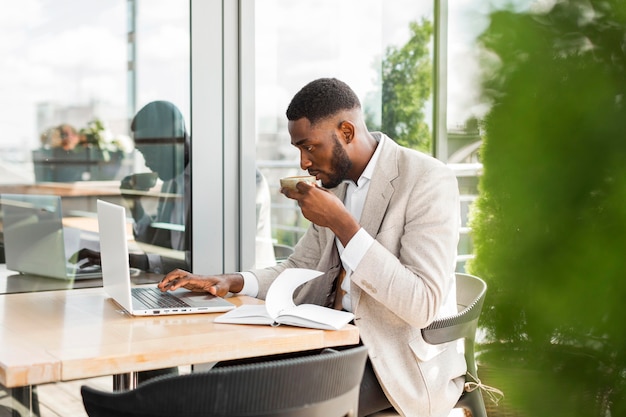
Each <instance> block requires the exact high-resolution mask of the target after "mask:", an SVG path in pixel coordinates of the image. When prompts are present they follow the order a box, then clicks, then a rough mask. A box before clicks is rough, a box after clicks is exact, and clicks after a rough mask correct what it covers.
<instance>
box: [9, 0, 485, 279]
mask: <svg viewBox="0 0 626 417" xmlns="http://www.w3.org/2000/svg"><path fill="white" fill-rule="evenodd" d="M435 6H438V7H439V10H440V11H439V13H441V10H443V11H444V13H443V14H438V12H437V9H436V7H435ZM482 7H483V6H480V5H473V4H472V2H470V1H469V0H464V1H458V2H454V4H451V5H450V7H449V10H448V2H447V1H445V0H433V1H432V2H416V1H411V0H396V1H394V2H385V1H383V0H367V1H365V2H364V1H363V0H342V1H340V2H336V1H331V0H302V1H297V2H293V1H288V0H264V1H254V0H231V1H223V2H206V1H203V0H150V1H141V0H111V1H107V2H100V1H96V0H85V1H81V2H75V1H69V0H33V1H30V2H27V3H24V4H21V5H20V6H19V7H18V6H17V5H15V6H9V7H5V8H4V9H3V13H2V14H1V15H0V34H1V35H2V36H0V52H2V55H3V56H4V57H5V59H3V60H2V61H0V69H1V71H0V74H2V78H0V90H1V91H2V94H0V106H1V107H2V111H1V112H0V127H1V128H2V132H3V134H2V135H0V192H2V193H16V194H22V193H26V194H37V195H58V196H62V202H63V222H64V223H65V224H66V225H76V222H80V225H81V227H82V228H85V227H87V226H85V224H88V225H89V226H88V228H89V229H90V230H93V229H94V221H95V211H96V209H95V199H96V198H104V199H107V200H110V201H113V202H117V203H119V204H123V205H124V206H125V207H126V208H127V213H128V218H129V236H134V237H135V238H136V239H135V240H136V241H137V243H138V244H139V245H141V246H140V247H136V249H137V250H138V251H139V252H141V251H146V252H149V253H157V254H158V255H161V256H166V257H169V258H172V259H173V262H174V263H173V264H169V263H168V264H166V265H161V269H160V270H161V272H164V271H163V268H170V267H171V266H172V265H174V266H176V265H178V261H181V262H187V261H188V260H189V250H188V249H189V248H190V245H191V243H190V239H191V238H190V233H184V232H185V231H187V232H189V220H190V217H191V216H190V214H191V211H193V214H194V216H193V221H194V228H193V229H194V233H193V247H194V252H197V253H201V254H202V256H201V257H196V258H195V259H194V270H196V271H197V272H201V273H214V272H222V271H232V270H236V269H246V268H249V267H251V266H253V265H254V264H255V263H256V266H264V265H267V264H270V263H272V262H274V257H276V258H278V259H280V258H282V257H284V256H285V255H286V254H287V253H288V252H289V249H290V248H291V247H292V246H293V245H294V244H295V242H296V241H297V240H298V238H299V237H300V236H301V234H302V232H303V231H304V229H305V228H306V227H307V221H306V220H305V219H303V218H302V217H301V215H300V212H299V210H298V209H297V206H295V205H294V204H293V201H291V200H288V199H286V198H285V197H284V196H282V195H281V194H280V193H279V183H278V179H279V178H280V177H281V176H285V175H294V174H297V173H300V168H299V155H298V152H297V151H296V149H295V148H292V147H291V145H290V140H289V136H288V133H287V128H286V118H285V115H284V113H285V109H286V107H287V105H288V103H289V100H290V99H291V97H292V96H293V95H294V94H295V93H296V92H297V91H298V89H299V88H301V87H302V86H303V85H304V84H306V83H307V82H309V81H311V80H313V79H315V78H318V77H337V78H339V79H342V80H343V81H346V82H347V83H348V84H350V85H351V86H352V87H353V88H354V90H355V91H356V92H357V94H358V95H359V97H360V99H361V101H362V104H363V106H364V109H365V111H366V114H367V123H368V126H369V127H370V129H371V130H382V131H384V132H385V133H387V134H388V135H389V136H391V137H393V138H394V139H396V140H398V141H399V142H400V143H402V144H405V145H407V146H411V147H414V148H416V149H420V150H422V151H424V152H427V153H433V149H434V142H435V141H441V140H443V141H445V144H446V155H444V157H447V158H448V162H450V163H451V165H455V164H457V163H463V164H465V165H466V166H467V162H476V161H477V160H478V159H477V155H478V149H479V145H480V135H479V129H478V126H479V124H478V122H477V120H479V119H480V117H481V116H482V114H484V107H485V106H484V105H482V104H481V103H480V99H479V97H478V93H477V91H478V90H477V88H476V87H475V82H476V74H477V71H476V70H477V67H478V65H477V58H476V50H475V47H474V44H475V37H476V34H477V33H479V32H480V30H481V29H482V25H484V24H485V22H484V20H483V16H484V14H485V11H484V10H482ZM448 20H449V24H448ZM437 31H441V32H442V33H445V34H446V35H447V39H445V38H442V39H443V41H444V48H443V49H442V50H443V51H444V53H445V57H444V58H445V59H443V61H440V60H438V59H437V58H441V57H439V56H436V53H437V51H436V49H435V48H436V43H435V42H434V39H435V35H436V33H437ZM446 48H447V49H446ZM192 58H193V59H192ZM446 61H447V64H448V65H447V66H446V65H445V64H446ZM438 62H443V66H442V67H437V66H436V65H437V63H438ZM437 68H438V69H437ZM436 71H440V72H441V74H440V73H436ZM442 74H445V75H446V77H441V75H442ZM192 81H193V82H192ZM192 85H193V88H192ZM446 86H447V90H446ZM192 90H193V91H192ZM437 92H440V93H441V94H439V95H438V94H436V93H437ZM434 97H443V100H440V102H439V105H441V103H443V104H444V105H445V108H443V111H442V110H439V113H438V112H437V111H436V109H437V107H436V106H437V105H438V104H437V103H436V100H435V99H434ZM146 105H148V107H147V108H146V109H145V111H144V112H143V113H141V110H142V109H144V106H146ZM140 113H141V117H137V123H136V124H135V125H133V123H132V122H133V120H134V119H135V117H136V116H138V114H140ZM396 114H401V116H399V117H396V116H395V115H396ZM446 115H447V122H446ZM192 117H193V132H192ZM153 119H158V122H159V123H155V122H154V120H153ZM435 119H436V120H435ZM441 123H443V125H444V126H447V129H445V128H444V129H443V133H439V132H440V131H439V128H438V127H437V126H438V124H441ZM192 133H193V134H192ZM436 136H438V137H436ZM446 136H447V138H448V139H449V140H447V141H446ZM189 145H191V146H189ZM189 156H191V157H189ZM188 159H191V160H192V163H191V168H192V169H190V168H189V166H188V165H187V164H186V161H187V160H188ZM193 160H195V161H200V163H196V164H194V163H193ZM157 165H159V166H160V167H161V168H159V167H157ZM477 166H478V165H477ZM477 166H475V167H474V168H475V169H470V170H469V171H467V170H466V168H460V169H458V172H459V173H460V174H459V180H460V183H461V186H462V187H463V189H462V192H463V193H464V194H467V197H465V198H466V201H467V202H468V203H467V204H466V205H465V206H464V213H465V216H464V217H465V218H466V217H467V215H466V213H467V211H468V209H467V207H468V206H469V203H471V201H473V198H474V194H475V184H476V178H475V177H476V172H477V169H478V168H476V167H477ZM164 167H165V168H164ZM155 172H158V175H154V173H155ZM467 172H469V174H466V173H467ZM137 173H140V174H144V175H133V174H137ZM466 177H467V178H466ZM194 179H195V181H194ZM190 183H191V185H190ZM191 189H193V191H194V198H193V201H192V202H190V201H189V198H190V197H189V195H190V193H191ZM465 190H467V192H465ZM165 202H169V203H170V204H164V203H165ZM192 205H193V207H192ZM142 214H147V215H149V216H150V217H149V218H147V220H146V218H145V217H144V216H142ZM86 219H91V221H90V222H89V221H86ZM142 219H143V220H142ZM72 222H74V223H72ZM268 224H269V225H270V227H269V228H268V227H267V226H268ZM133 229H134V232H135V233H134V234H133V233H131V230H133ZM142 233H143V236H144V237H141V234H142ZM468 236H469V235H468V233H466V236H465V238H464V239H465V243H462V245H463V246H464V247H465V249H463V250H462V252H465V253H469V252H471V242H469V238H468ZM164 249H173V251H170V250H165V251H164ZM146 262H148V263H147V264H146ZM154 262H157V263H154ZM183 264H184V263H183ZM157 266H158V258H155V259H148V260H146V259H143V260H142V265H141V267H142V268H148V269H152V270H155V271H157V270H158V269H156V267H157Z"/></svg>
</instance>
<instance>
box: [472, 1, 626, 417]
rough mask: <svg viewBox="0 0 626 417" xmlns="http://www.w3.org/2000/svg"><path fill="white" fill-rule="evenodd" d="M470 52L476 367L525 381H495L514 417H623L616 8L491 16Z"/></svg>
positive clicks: (624, 235)
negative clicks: (480, 359)
mask: <svg viewBox="0 0 626 417" xmlns="http://www.w3.org/2000/svg"><path fill="white" fill-rule="evenodd" d="M481 42H482V44H483V46H484V47H485V49H486V50H487V51H489V54H487V55H486V56H487V58H486V59H485V61H484V62H485V68H486V69H487V70H488V71H489V72H488V73H487V72H486V74H488V76H486V77H485V82H484V92H485V94H486V96H487V98H489V99H490V100H491V102H492V104H493V107H492V110H491V112H490V113H489V115H488V116H487V118H486V124H485V127H486V138H485V142H484V144H483V149H482V152H481V158H482V162H483V164H484V174H483V176H482V178H481V180H480V185H479V187H480V197H479V199H478V201H477V202H476V205H475V213H474V215H473V220H472V222H471V226H472V228H473V238H474V245H475V253H476V259H475V260H474V261H473V262H471V263H470V264H469V265H468V269H469V270H470V271H471V272H472V273H474V274H477V275H479V276H482V277H484V278H485V279H486V280H487V282H488V284H489V290H488V294H487V300H486V305H485V308H484V310H483V311H484V313H483V316H482V319H481V321H482V322H483V323H484V324H485V326H486V330H487V334H488V337H489V340H490V342H491V343H490V345H491V355H489V354H486V355H485V359H484V360H485V361H491V362H489V363H491V364H493V363H495V362H500V364H501V365H502V364H504V363H506V364H508V365H511V366H517V367H519V368H524V369H525V370H526V371H528V370H531V371H532V372H531V373H530V375H533V376H532V378H530V379H528V378H521V377H519V374H517V373H514V372H511V373H509V377H508V378H506V380H504V379H503V380H502V381H501V382H502V384H503V385H505V386H507V387H509V392H508V394H509V395H508V398H507V400H508V401H512V402H513V403H515V405H516V406H517V407H519V408H521V409H523V410H525V411H527V413H525V415H528V416H533V417H535V416H550V417H553V416H559V415H563V416H568V417H576V416H585V417H589V416H598V417H599V416H603V417H604V416H608V415H611V416H624V415H626V389H625V388H626V387H625V383H626V331H625V330H624V324H623V322H622V320H623V318H624V317H626V300H625V298H626V297H625V295H626V279H625V278H624V271H625V269H626V268H625V267H626V243H625V239H626V140H625V138H624V135H625V132H626V129H625V128H626V108H625V104H626V103H625V99H626V95H625V94H626V3H625V2H624V1H623V0H584V1H583V0H561V1H557V2H556V4H555V6H554V7H553V8H552V9H551V10H549V11H546V12H543V13H541V14H536V13H535V14H533V13H529V12H520V13H515V12H512V11H497V12H494V13H492V15H491V23H490V26H489V27H488V28H487V29H486V31H485V32H484V33H483V35H482V37H481ZM494 57H495V58H496V60H495V62H494V59H493V58H494ZM494 68H495V69H494ZM497 346H499V347H500V348H501V350H500V354H499V355H498V354H494V352H498V349H497V348H496V347H497ZM524 375H529V374H528V373H525V374H524ZM505 395H507V392H505Z"/></svg>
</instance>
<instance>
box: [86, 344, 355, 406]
mask: <svg viewBox="0 0 626 417" xmlns="http://www.w3.org/2000/svg"><path fill="white" fill-rule="evenodd" d="M366 359H367V349H366V348H365V347H364V346H359V347H355V348H351V349H347V350H342V351H336V350H330V349H326V350H324V351H323V352H322V353H319V354H314V355H308V356H300V357H295V358H288V359H277V360H270V361H265V362H258V363H252V364H243V365H233V366H224V367H219V368H213V369H211V370H209V371H207V372H198V373H190V374H186V375H178V376H165V377H158V378H155V379H153V380H150V381H147V382H146V383H144V384H142V385H139V386H138V387H137V388H135V389H133V390H130V391H126V392H103V391H98V390H95V389H93V388H90V387H88V386H85V385H84V386H82V387H81V394H82V397H83V404H84V405H85V410H86V411H87V414H88V415H89V416H90V417H113V416H115V417H139V416H142V417H148V416H150V417H166V416H171V417H174V416H175V417H192V416H193V417H199V416H203V417H218V416H219V417H226V416H228V417H238V416H240V417H243V416H246V417H251V416H256V417H270V416H273V417H287V416H289V417H345V416H350V417H356V416H357V411H358V410H357V409H358V403H359V388H360V383H361V378H362V376H363V370H364V368H365V361H366Z"/></svg>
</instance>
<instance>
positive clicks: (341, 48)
mask: <svg viewBox="0 0 626 417" xmlns="http://www.w3.org/2000/svg"><path fill="white" fill-rule="evenodd" d="M432 27H433V4H432V2H416V1H410V0H398V1H394V2H385V1H383V0H366V1H363V0H345V1H341V2H337V1H334V0H306V1H298V2H293V1H289V0H268V1H264V2H260V3H256V8H255V42H256V44H255V48H256V56H257V59H256V67H255V77H256V100H257V103H256V114H257V123H256V125H257V129H258V130H257V163H258V166H259V169H260V170H261V171H262V173H263V174H264V175H265V177H266V179H267V181H268V184H269V187H270V190H271V194H272V237H273V239H274V241H275V245H276V250H277V251H281V252H282V251H283V249H286V250H287V253H288V250H289V247H292V246H293V245H295V243H296V242H297V241H298V239H299V238H300V237H301V236H302V234H303V232H304V230H306V227H307V226H308V221H307V220H306V219H304V218H303V217H302V216H301V214H300V210H299V208H298V207H297V206H296V205H295V204H294V202H293V201H292V200H288V199H287V198H285V197H284V196H283V195H282V194H280V193H279V189H280V185H279V179H280V178H281V177H285V176H293V175H302V174H304V173H303V172H302V170H301V169H300V167H299V154H298V152H297V150H296V149H295V148H293V147H292V146H291V144H290V138H289V135H288V133H287V122H286V117H285V110H286V109H287V105H288V104H289V100H290V99H291V97H292V96H293V95H294V94H295V93H296V92H297V91H298V89H299V88H300V87H302V86H303V85H305V84H307V83H308V82H310V81H312V80H314V79H316V78H320V77H336V78H338V79H340V80H342V81H344V82H346V83H347V84H349V85H350V86H351V87H352V88H353V89H354V90H355V92H356V93H357V95H358V96H359V98H360V100H361V102H362V104H363V107H364V110H365V113H366V116H367V124H368V127H369V129H370V130H383V131H385V133H387V134H388V135H389V136H390V137H392V138H393V139H394V140H397V141H398V142H400V143H402V144H403V145H406V146H410V147H413V148H416V149H420V150H422V151H426V152H428V153H430V148H431V137H432V134H431V117H432V45H433V39H432V30H433V29H432ZM277 257H279V258H280V256H278V253H277Z"/></svg>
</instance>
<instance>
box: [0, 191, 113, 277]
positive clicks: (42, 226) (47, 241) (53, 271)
mask: <svg viewBox="0 0 626 417" xmlns="http://www.w3.org/2000/svg"><path fill="white" fill-rule="evenodd" d="M0 204H1V206H2V218H3V220H2V221H3V232H4V250H5V256H6V264H7V269H9V270H11V271H17V272H20V273H23V274H34V275H41V276H45V277H51V278H59V279H67V280H73V279H86V278H99V277H100V276H101V273H100V267H99V266H96V267H93V266H90V267H86V268H81V267H80V265H76V264H73V263H71V262H69V259H70V256H72V255H73V254H74V253H76V251H78V249H79V248H81V247H88V246H90V245H97V234H96V233H94V232H87V231H82V230H79V229H76V228H70V227H64V226H63V222H62V220H63V213H62V210H61V197H60V196H56V195H37V194H2V195H1V196H0Z"/></svg>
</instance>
